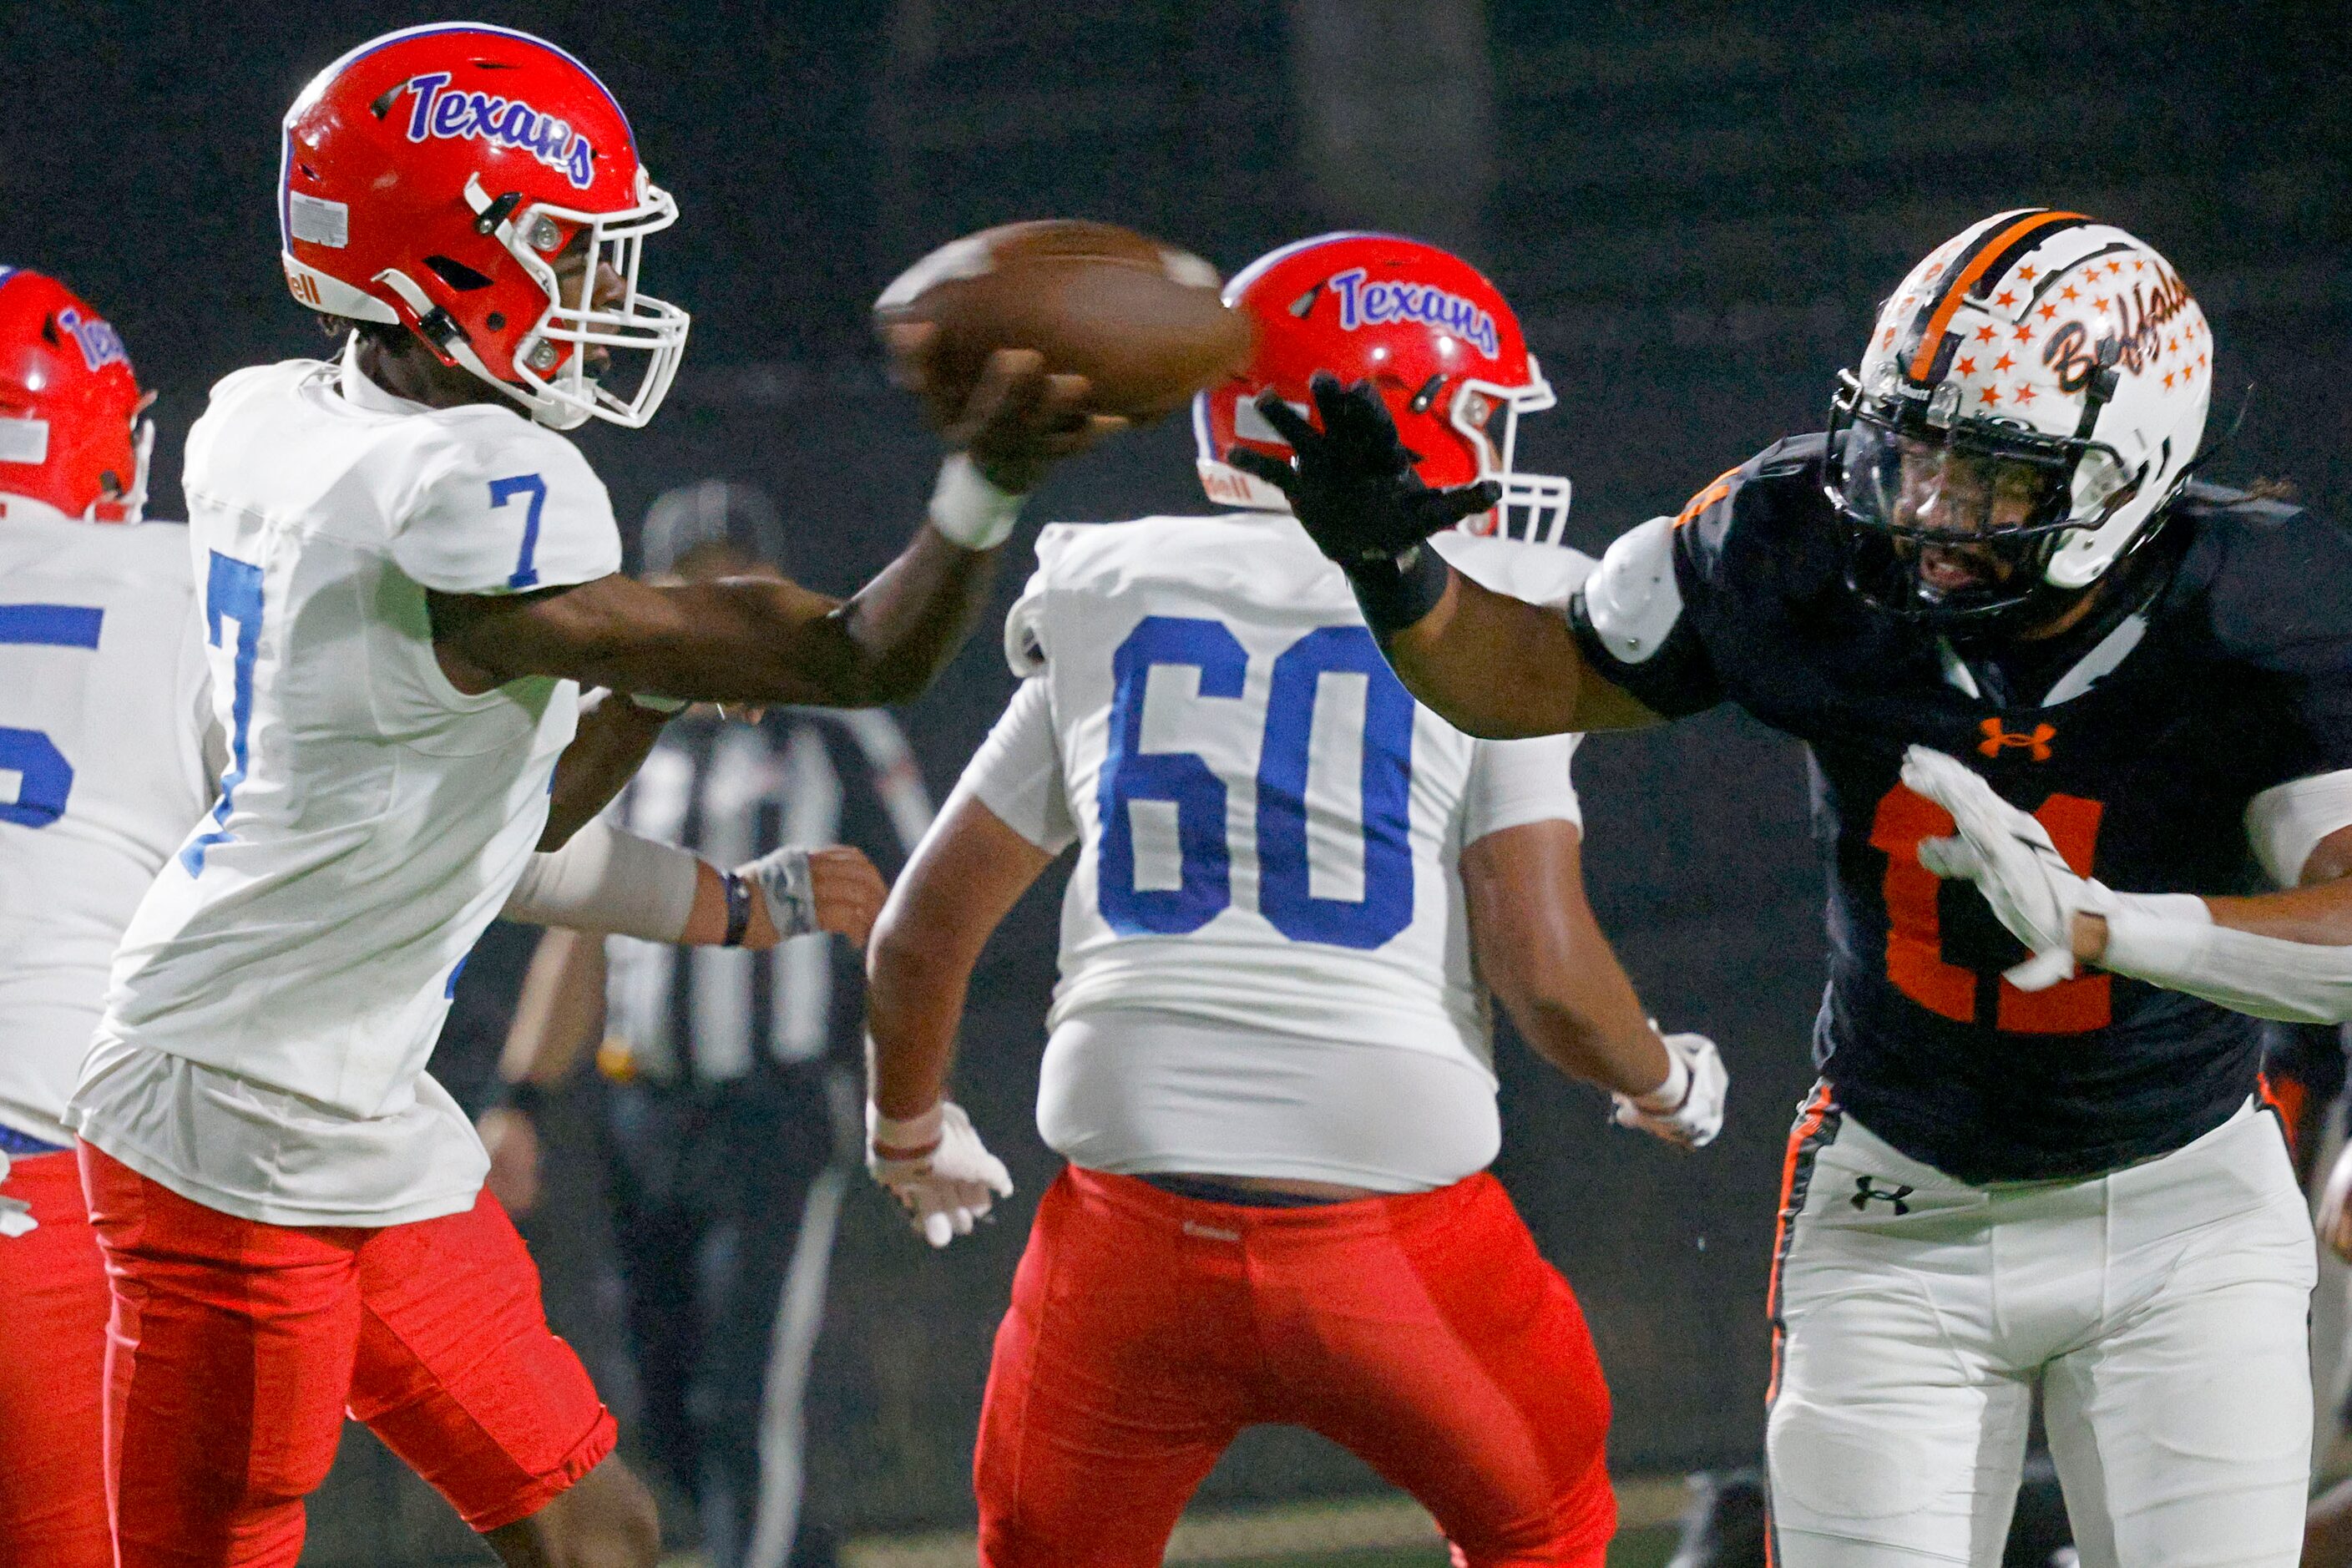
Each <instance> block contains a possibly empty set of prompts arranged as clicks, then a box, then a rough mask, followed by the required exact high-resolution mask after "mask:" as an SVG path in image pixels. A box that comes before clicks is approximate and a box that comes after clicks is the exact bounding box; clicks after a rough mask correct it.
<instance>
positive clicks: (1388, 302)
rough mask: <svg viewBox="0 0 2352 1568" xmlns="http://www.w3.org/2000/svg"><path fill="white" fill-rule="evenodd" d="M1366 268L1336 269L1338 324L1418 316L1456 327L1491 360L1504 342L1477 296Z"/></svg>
mask: <svg viewBox="0 0 2352 1568" xmlns="http://www.w3.org/2000/svg"><path fill="white" fill-rule="evenodd" d="M1364 277H1365V273H1364V268H1360V267H1357V268H1350V269H1349V270H1348V271H1346V272H1340V273H1335V274H1334V275H1333V276H1332V277H1331V279H1329V282H1328V287H1329V288H1331V289H1335V290H1337V291H1338V293H1339V325H1340V326H1341V327H1343V328H1345V329H1346V330H1347V331H1351V332H1352V331H1355V330H1356V329H1357V328H1359V327H1376V326H1379V325H1381V323H1382V322H1385V321H1419V322H1421V323H1422V324H1423V326H1430V327H1435V328H1438V329H1439V330H1440V331H1448V332H1452V333H1453V334H1454V336H1456V337H1458V338H1460V339H1462V340H1463V341H1464V342H1467V343H1469V344H1470V345H1471V346H1472V347H1474V348H1475V349H1476V350H1477V351H1478V352H1479V353H1482V354H1485V355H1486V357H1487V358H1488V359H1493V358H1494V357H1495V353H1496V350H1497V349H1498V348H1500V347H1501V344H1502V333H1501V331H1499V330H1498V329H1497V328H1496V325H1495V318H1494V316H1493V315H1492V314H1491V313H1490V312H1488V311H1486V310H1483V309H1481V308H1480V307H1479V306H1478V305H1477V304H1476V303H1475V301H1473V300H1465V299H1464V298H1463V297H1462V296H1461V295H1459V294H1449V293H1447V292H1446V291H1445V290H1444V289H1437V288H1431V287H1426V286H1424V285H1422V284H1417V283H1371V284H1367V283H1366V282H1365V281H1364Z"/></svg>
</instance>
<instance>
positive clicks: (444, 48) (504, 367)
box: [278, 24, 688, 429]
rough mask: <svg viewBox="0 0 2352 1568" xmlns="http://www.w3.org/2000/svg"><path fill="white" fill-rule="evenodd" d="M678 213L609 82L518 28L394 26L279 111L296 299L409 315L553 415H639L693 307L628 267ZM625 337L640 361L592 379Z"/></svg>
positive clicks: (667, 370) (489, 377)
mask: <svg viewBox="0 0 2352 1568" xmlns="http://www.w3.org/2000/svg"><path fill="white" fill-rule="evenodd" d="M278 221H279V225H280V226H281V229H282V231H283V234H284V238H285V264H286V277H287V281H288V283H289V286H290V287H291V288H292V289H293V290H294V297H295V298H296V299H298V300H301V301H302V302H303V303H304V304H306V305H308V306H310V308H311V309H313V310H321V311H325V312H327V313H329V314H331V315H338V316H350V317H353V318H356V319H358V320H360V321H383V322H392V323H398V324H400V325H403V326H405V327H408V328H409V329H411V330H412V331H415V332H416V333H417V334H418V335H419V336H420V337H422V338H423V339H424V340H425V342H427V343H429V344H431V345H432V347H433V349H434V351H435V352H436V353H438V354H439V355H440V356H441V357H442V359H443V360H444V361H445V362H446V363H450V364H454V365H460V366H463V367H464V368H465V369H466V370H467V371H470V372H471V373H472V374H475V375H477V376H478V377H480V378H481V379H482V380H483V381H486V382H488V383H489V384H491V385H492V386H495V387H497V388H498V389H499V391H500V392H503V393H505V394H506V395H508V396H509V397H511V398H513V399H514V400H515V401H516V402H517V403H520V404H521V405H523V406H524V407H526V408H528V409H529V410H530V413H531V416H532V417H534V418H536V419H537V420H539V421H540V422H541V424H544V425H550V426H555V427H556V428H558V429H570V428H572V427H573V426H578V425H581V424H583V423H584V422H586V421H587V420H588V419H589V418H590V417H592V416H593V417H595V418H599V419H605V420H610V421H611V422H612V423H614V424H615V425H625V426H640V425H643V424H645V423H646V421H647V420H648V419H650V418H652V417H653V415H654V410H655V409H656V408H657V407H658V406H659V405H660V404H661V400H662V397H663V395H664V394H666V393H667V391H668V390H669V383H670V377H671V376H672V375H673V374H676V372H677V362H678V358H679V356H680V355H681V354H683V353H685V350H686V331H687V324H688V318H687V314H686V312H685V311H684V310H679V309H678V308H677V306H675V305H671V304H668V303H667V302H665V301H663V300H656V299H655V298H654V297H653V296H651V295H649V294H645V293H641V292H639V291H638V289H637V265H638V261H639V258H640V256H641V253H642V250H643V247H644V244H645V237H646V236H647V235H649V234H652V233H654V232H655V231H656V230H658V229H663V228H667V227H668V226H670V225H671V224H672V223H674V222H676V221H677V204H676V203H674V202H672V201H671V200H670V197H669V195H668V193H667V192H666V191H664V190H662V189H661V188H660V187H658V186H656V184H653V182H652V181H651V180H650V179H649V178H648V177H647V176H646V171H645V168H644V166H643V165H642V164H640V163H638V162H637V146H636V139H635V135H634V133H633V132H631V131H630V129H629V121H628V117H627V116H626V115H625V114H624V113H622V111H621V106H620V104H619V103H618V102H616V101H615V100H614V98H613V95H612V94H611V93H610V92H608V91H606V90H605V89H604V83H602V82H600V81H598V80H597V79H596V78H595V77H594V76H593V74H591V73H590V71H589V70H588V68H586V67H585V66H583V65H582V64H581V63H580V62H579V61H578V60H575V59H573V58H572V57H571V56H570V55H567V54H565V53H564V52H563V51H562V50H561V49H559V48H557V47H554V46H553V45H552V44H549V43H545V42H542V41H541V40H540V39H538V38H534V37H530V35H529V34H527V33H517V32H510V31H509V30H507V29H505V28H502V27H489V26H478V25H473V24H463V25H451V26H428V27H411V28H408V29H406V30H404V31H402V32H397V33H388V34H386V35H385V36H383V37H380V38H377V39H375V40H373V42H371V43H366V44H362V45H361V46H360V47H358V48H356V49H353V50H352V52H351V53H350V54H347V55H345V56H344V57H343V58H341V59H339V60H337V61H336V62H335V63H334V64H333V65H331V66H329V67H328V68H326V69H325V70H323V71H321V72H320V73H319V75H318V76H317V78H315V79H313V80H312V81H311V83H310V86H309V87H306V88H304V89H302V94H301V96H300V97H299V98H297V99H296V100H294V107H293V108H291V109H289V110H287V112H286V145H285V164H284V168H283V169H282V171H281V174H280V178H279V188H278ZM582 263H584V265H583V264H582ZM559 268H561V269H562V280H561V282H559V276H558V274H559ZM604 279H613V280H614V281H615V282H617V298H613V297H611V296H612V295H613V294H614V292H615V289H614V283H612V282H606V283H604V289H603V290H602V293H603V295H604V297H600V289H599V284H600V281H601V280H604ZM567 296H568V297H567ZM621 350H633V351H635V352H638V353H644V354H646V355H648V356H650V357H649V358H648V359H647V360H646V362H645V363H644V367H643V374H642V375H641V376H640V377H639V378H638V380H637V382H636V384H635V389H634V390H633V391H631V392H629V393H628V394H627V395H620V394H617V393H615V392H614V390H612V389H611V388H610V387H608V386H607V385H605V384H604V380H605V379H606V375H607V372H608V369H609V366H610V363H611V356H612V354H613V353H614V352H615V351H621Z"/></svg>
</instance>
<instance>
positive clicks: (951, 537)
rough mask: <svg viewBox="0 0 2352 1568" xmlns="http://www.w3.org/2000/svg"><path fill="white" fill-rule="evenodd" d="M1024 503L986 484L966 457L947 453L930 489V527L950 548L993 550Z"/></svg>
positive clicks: (1009, 527)
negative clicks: (936, 479) (950, 545)
mask: <svg viewBox="0 0 2352 1568" xmlns="http://www.w3.org/2000/svg"><path fill="white" fill-rule="evenodd" d="M1027 499H1028V498H1027V497H1026V496H1016V495H1007V494H1005V493H1004V492H1003V490H1001V489H997V488H996V487H995V486H994V485H992V484H990V483H989V482H988V476H987V475H985V474H983V473H982V472H981V471H980V465H979V464H977V463H975V462H973V461H972V460H971V455H970V454H969V453H964V452H956V453H951V454H950V456H949V458H948V459H947V461H945V462H943V463H941V464H940V479H939V483H938V484H936V485H934V486H933V487H932V488H931V505H930V519H931V526H932V527H933V528H936V529H938V530H939V531H940V534H941V535H942V536H943V537H944V538H945V539H946V540H947V542H949V543H950V544H956V545H961V546H962V547H963V548H964V549H966V550H993V549H995V548H996V547H997V546H998V545H1000V544H1002V543H1003V542H1004V539H1005V536H1006V535H1007V534H1009V533H1011V532H1012V531H1013V523H1014V522H1016V521H1019V520H1020V517H1021V503H1022V502H1023V501H1024V500H1027Z"/></svg>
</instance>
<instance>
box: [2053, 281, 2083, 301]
mask: <svg viewBox="0 0 2352 1568" xmlns="http://www.w3.org/2000/svg"><path fill="white" fill-rule="evenodd" d="M2058 297H2059V298H2060V299H2061V300H2079V299H2081V298H2082V296H2081V295H2080V294H2077V293H2075V292H2074V285H2073V284H2072V283H2069V284H2067V285H2066V287H2064V288H2063V289H2059V290H2058Z"/></svg>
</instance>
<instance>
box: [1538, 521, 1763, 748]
mask: <svg viewBox="0 0 2352 1568" xmlns="http://www.w3.org/2000/svg"><path fill="white" fill-rule="evenodd" d="M1722 484H1723V481H1722V480H1719V479H1718V480H1717V481H1716V485H1715V486H1714V487H1711V489H1720V488H1721V487H1722ZM1710 493H1711V490H1702V491H1701V492H1699V495H1698V496H1697V497H1696V498H1695V499H1694V500H1692V502H1691V506H1692V507H1693V508H1696V507H1699V506H1700V505H1701V504H1702V503H1703V502H1705V501H1706V497H1707V496H1708V494H1710ZM1691 515H1692V514H1691V512H1690V511H1689V510H1685V513H1684V519H1683V520H1677V519H1675V518H1668V517H1654V518H1652V519H1650V521H1647V522H1645V523H1643V524H1641V525H1640V526H1639V527H1637V528H1633V529H1630V530H1628V531H1626V532H1624V533H1622V534H1620V535H1619V536H1618V537H1617V539H1616V541H1615V542H1613V543H1612V544H1611V545H1610V546H1609V548H1608V550H1607V551H1605V552H1603V553H1602V554H1601V564H1600V565H1599V566H1597V567H1595V568H1594V569H1593V571H1592V574H1591V576H1589V577H1587V578H1586V579H1585V581H1584V584H1583V586H1582V587H1580V588H1579V589H1578V590H1577V592H1576V595H1575V596H1574V597H1573V598H1571V599H1570V601H1569V606H1568V616H1569V624H1570V626H1572V627H1573V628H1574V629H1575V632H1576V644H1577V648H1578V651H1580V653H1582V654H1583V656H1584V658H1585V661H1586V662H1587V663H1588V664H1590V665H1591V667H1592V668H1593V669H1594V670H1595V671H1596V672H1598V673H1599V674H1600V675H1601V678H1602V679H1606V680H1607V681H1608V682H1609V683H1610V684H1611V685H1612V686H1615V687H1618V688H1619V689H1622V690H1623V691H1625V692H1627V693H1628V694H1630V695H1631V696H1633V698H1635V699H1636V700H1639V701H1640V702H1641V703H1642V704H1643V706H1644V707H1646V708H1648V709H1649V710H1651V711H1652V712H1654V713H1658V714H1661V715H1664V717H1666V718H1669V719H1678V718H1680V717H1682V716H1683V715H1685V714H1686V713H1696V712H1698V711H1699V710H1702V709H1706V708H1712V707H1714V706H1715V705H1716V704H1717V702H1720V701H1722V700H1723V696H1724V691H1723V683H1722V681H1721V680H1720V679H1717V676H1716V671H1715V664H1714V660H1713V658H1711V656H1710V655H1709V654H1708V652H1707V648H1706V639H1705V637H1703V636H1702V635H1701V634H1700V630H1699V626H1698V616H1700V615H1702V614H1704V613H1705V610H1704V600H1705V599H1706V596H1707V595H1709V594H1711V593H1712V592H1713V581H1712V574H1711V572H1710V568H1711V566H1712V564H1713V558H1712V555H1711V554H1710V553H1703V552H1693V551H1692V550H1691V549H1690V548H1689V546H1690V545H1691V543H1692V541H1691V540H1689V539H1686V538H1685V537H1684V535H1685V532H1686V531H1687V529H1686V523H1685V521H1684V520H1686V519H1688V518H1689V517H1690V516H1691ZM1694 600H1698V601H1700V602H1701V603H1700V605H1699V606H1698V607H1694V605H1693V601H1694Z"/></svg>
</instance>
